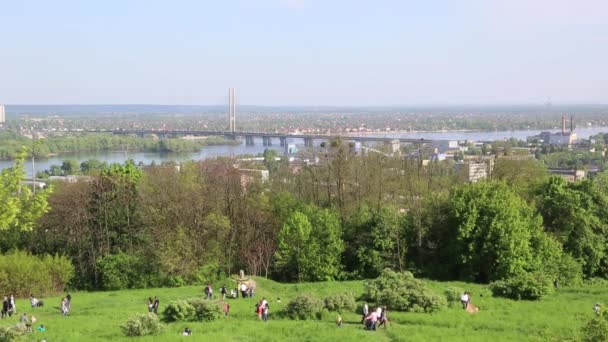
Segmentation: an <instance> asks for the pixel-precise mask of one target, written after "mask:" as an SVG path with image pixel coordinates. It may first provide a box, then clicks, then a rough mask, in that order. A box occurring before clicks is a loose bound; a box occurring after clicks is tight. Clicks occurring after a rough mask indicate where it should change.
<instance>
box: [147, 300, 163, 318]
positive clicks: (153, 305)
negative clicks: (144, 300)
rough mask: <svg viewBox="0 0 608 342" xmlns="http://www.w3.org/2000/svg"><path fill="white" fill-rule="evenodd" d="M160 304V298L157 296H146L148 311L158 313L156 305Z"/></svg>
mask: <svg viewBox="0 0 608 342" xmlns="http://www.w3.org/2000/svg"><path fill="white" fill-rule="evenodd" d="M159 305H160V300H159V299H158V297H157V296H155V297H154V299H152V297H148V312H154V313H155V314H158V306H159Z"/></svg>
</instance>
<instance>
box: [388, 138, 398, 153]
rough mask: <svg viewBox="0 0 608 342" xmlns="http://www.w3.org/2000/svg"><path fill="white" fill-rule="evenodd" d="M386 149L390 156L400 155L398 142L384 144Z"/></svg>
mask: <svg viewBox="0 0 608 342" xmlns="http://www.w3.org/2000/svg"><path fill="white" fill-rule="evenodd" d="M384 144H385V145H386V146H387V147H388V151H389V153H390V154H395V153H396V154H400V153H401V143H400V142H399V140H391V141H387V142H385V143H384Z"/></svg>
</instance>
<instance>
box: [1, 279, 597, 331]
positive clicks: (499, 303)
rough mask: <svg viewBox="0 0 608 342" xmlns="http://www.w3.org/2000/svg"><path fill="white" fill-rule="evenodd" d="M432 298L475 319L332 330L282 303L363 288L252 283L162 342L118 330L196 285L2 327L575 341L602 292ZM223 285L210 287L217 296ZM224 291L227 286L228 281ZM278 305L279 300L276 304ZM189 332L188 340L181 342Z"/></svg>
mask: <svg viewBox="0 0 608 342" xmlns="http://www.w3.org/2000/svg"><path fill="white" fill-rule="evenodd" d="M428 284H429V286H430V287H431V288H433V289H434V290H435V291H437V292H438V293H443V290H444V289H445V288H447V287H449V286H456V287H460V288H463V289H467V290H469V291H471V292H472V293H473V303H474V304H475V305H477V306H479V307H480V308H481V311H480V312H479V313H477V314H475V315H471V314H468V313H466V312H465V311H464V310H462V309H461V307H460V305H459V304H455V305H453V306H452V307H450V308H447V309H445V310H442V311H441V312H439V313H435V314H422V313H401V312H392V311H390V308H389V316H388V317H389V320H390V325H389V326H388V328H386V329H383V328H381V329H379V330H378V331H376V332H370V331H365V330H363V327H362V325H361V324H360V323H359V322H360V315H359V314H358V313H354V312H353V313H343V314H342V317H343V319H344V321H345V324H344V326H342V327H341V328H338V327H336V325H335V323H334V322H335V318H336V315H335V314H333V313H330V314H327V315H325V317H323V319H322V320H320V321H293V320H290V319H288V318H286V317H284V315H283V313H282V311H283V308H284V306H285V305H286V303H287V302H288V301H289V300H290V299H292V298H294V297H295V296H297V295H298V294H300V293H308V294H313V295H315V296H317V297H319V298H323V297H325V296H327V295H330V294H334V293H344V292H354V293H356V294H357V295H360V294H362V293H363V282H362V281H348V282H327V283H305V284H280V283H276V282H273V281H270V280H265V279H258V288H257V292H256V298H254V299H231V300H229V303H230V306H231V313H230V317H228V318H225V319H221V320H219V321H215V322H212V323H173V324H169V325H168V329H167V330H166V332H164V333H163V334H162V335H160V336H155V337H142V338H127V337H124V336H123V335H122V332H121V330H120V328H119V325H120V324H121V323H123V322H125V321H126V320H127V318H128V317H129V316H131V315H133V314H135V313H138V312H147V306H146V302H147V298H148V297H150V296H158V297H159V298H160V301H161V311H162V309H163V307H164V306H165V305H166V304H167V303H169V302H170V301H172V300H176V299H185V298H190V297H194V296H202V293H203V291H202V286H197V287H194V286H189V287H181V288H163V289H145V290H128V291H115V292H90V293H87V292H77V293H72V297H73V298H72V313H71V315H70V316H69V317H62V316H61V313H60V310H59V302H60V298H59V297H53V298H43V300H44V302H45V307H43V308H36V309H31V308H30V306H29V301H28V300H26V299H23V300H18V302H17V311H18V312H19V314H18V315H14V316H13V317H11V318H8V319H4V320H2V321H0V324H9V323H10V324H14V323H16V322H17V321H18V319H19V315H20V314H21V313H23V312H24V311H25V312H27V314H28V315H32V314H33V315H35V316H36V318H37V319H38V322H37V323H36V326H37V325H39V324H44V325H45V326H46V327H47V331H46V332H45V333H39V332H36V333H33V334H29V335H26V336H25V340H26V341H40V340H41V339H46V340H47V341H48V342H55V341H61V342H67V341H116V342H118V341H182V340H186V341H188V340H190V341H253V340H256V341H344V342H346V341H364V340H373V341H493V342H497V341H529V340H539V341H541V340H546V339H555V340H569V339H575V338H576V337H577V335H578V331H579V329H580V326H581V325H582V324H583V322H584V321H586V320H587V319H589V318H590V317H592V315H593V311H592V307H593V305H594V304H595V303H596V302H600V303H601V302H608V301H606V300H605V298H606V296H607V295H608V289H606V288H603V287H601V286H586V287H581V288H572V289H561V290H559V291H558V292H557V293H556V294H554V295H552V296H551V297H549V298H548V299H546V300H543V301H540V302H526V301H512V300H507V299H498V298H493V297H491V295H490V292H489V291H488V290H487V288H486V287H484V286H480V285H473V284H466V283H458V282H433V281H429V282H428ZM221 285H222V284H221V283H216V284H215V286H214V289H215V292H216V294H218V293H219V287H220V286H221ZM226 285H228V286H230V285H231V284H230V283H228V282H226ZM262 297H266V298H267V299H268V300H269V301H270V317H269V321H268V322H262V321H259V320H258V319H257V316H256V314H255V313H254V305H255V301H257V300H258V299H260V298H262ZM277 298H280V299H281V302H280V303H279V302H278V301H277ZM185 327H190V328H191V329H192V330H193V331H194V333H193V335H192V336H189V337H183V336H180V332H181V331H183V329H184V328H185Z"/></svg>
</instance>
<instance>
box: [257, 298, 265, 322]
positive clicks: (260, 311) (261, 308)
mask: <svg viewBox="0 0 608 342" xmlns="http://www.w3.org/2000/svg"><path fill="white" fill-rule="evenodd" d="M263 310H264V308H263V307H262V301H259V302H257V303H255V313H257V314H258V319H262V312H263Z"/></svg>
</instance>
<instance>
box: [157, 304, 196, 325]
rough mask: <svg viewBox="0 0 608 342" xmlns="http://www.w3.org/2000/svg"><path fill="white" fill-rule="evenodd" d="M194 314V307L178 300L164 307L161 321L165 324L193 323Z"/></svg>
mask: <svg viewBox="0 0 608 342" xmlns="http://www.w3.org/2000/svg"><path fill="white" fill-rule="evenodd" d="M195 313H196V311H195V309H194V306H192V305H190V303H188V302H187V301H185V300H178V301H175V302H172V303H170V304H169V305H167V306H166V307H165V310H164V311H163V320H164V321H165V322H175V321H193V320H194V317H195Z"/></svg>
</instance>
